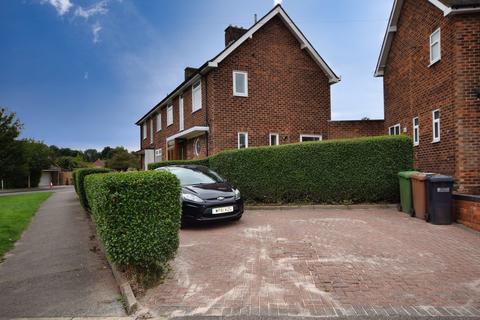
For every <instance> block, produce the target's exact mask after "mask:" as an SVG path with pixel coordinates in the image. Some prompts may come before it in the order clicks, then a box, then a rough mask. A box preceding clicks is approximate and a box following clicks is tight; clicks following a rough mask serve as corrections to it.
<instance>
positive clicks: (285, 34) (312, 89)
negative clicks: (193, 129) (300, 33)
mask: <svg viewBox="0 0 480 320" xmlns="http://www.w3.org/2000/svg"><path fill="white" fill-rule="evenodd" d="M234 70H238V71H247V72H248V94H249V96H248V97H236V96H233V84H232V83H233V80H232V77H233V76H232V72H233V71H234ZM207 81H208V86H209V88H211V91H209V94H210V97H209V101H210V102H209V111H210V113H209V117H210V140H209V145H210V151H211V154H215V153H217V152H219V151H222V150H225V149H231V148H237V133H238V132H239V131H241V132H243V131H245V132H248V136H249V146H250V147H254V146H265V145H268V144H269V140H268V137H269V133H278V134H280V141H281V143H282V144H285V143H294V142H298V141H299V139H300V134H302V133H303V134H321V135H323V136H324V137H326V136H327V135H328V120H329V119H330V84H329V80H328V78H327V76H326V75H325V74H324V73H323V71H322V69H321V68H320V67H319V66H318V65H317V64H316V63H315V62H314V61H313V59H312V58H311V57H310V56H309V55H308V53H307V52H306V51H305V50H301V49H300V44H299V42H298V41H297V40H296V39H295V38H294V36H293V35H292V34H291V32H290V31H289V30H288V29H287V28H286V26H285V25H284V23H283V22H282V21H281V19H280V18H278V17H276V18H273V19H272V20H271V21H269V22H268V23H267V24H266V25H265V26H264V27H263V28H261V29H260V30H259V31H257V32H256V33H255V34H254V35H253V37H252V39H250V40H247V42H245V43H243V44H242V45H241V46H240V47H239V48H238V49H237V50H236V51H234V52H233V53H232V54H231V55H230V56H228V57H227V58H226V59H225V60H224V61H223V62H222V63H220V65H219V67H218V68H217V69H214V70H213V71H212V72H210V73H209V74H208V76H207ZM210 98H211V99H210Z"/></svg>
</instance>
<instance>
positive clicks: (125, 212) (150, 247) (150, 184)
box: [85, 171, 181, 270]
mask: <svg viewBox="0 0 480 320" xmlns="http://www.w3.org/2000/svg"><path fill="white" fill-rule="evenodd" d="M85 188H86V191H87V198H88V203H89V204H90V208H91V212H92V216H93V218H94V221H95V224H96V225H97V230H98V233H99V235H100V238H101V239H102V241H103V243H104V245H105V249H106V251H107V254H108V256H109V257H110V259H111V260H112V261H113V262H114V263H116V264H118V265H121V266H133V267H135V268H137V269H141V270H158V269H162V268H163V266H164V264H165V263H166V262H167V261H168V260H169V259H171V258H173V257H174V255H175V252H176V250H177V248H178V243H179V237H178V231H179V228H180V212H181V209H180V190H181V188H180V182H179V181H178V179H177V178H176V177H175V176H174V175H173V174H171V173H168V172H156V171H155V172H152V171H147V172H126V173H110V174H105V175H90V176H88V177H86V179H85Z"/></svg>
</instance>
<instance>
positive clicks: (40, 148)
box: [20, 139, 51, 187]
mask: <svg viewBox="0 0 480 320" xmlns="http://www.w3.org/2000/svg"><path fill="white" fill-rule="evenodd" d="M20 142H21V144H22V149H23V153H24V156H25V165H26V167H27V171H28V175H27V179H28V176H29V177H30V186H31V187H36V186H38V182H39V181H40V176H41V175H42V170H43V169H47V168H49V167H50V165H51V161H50V149H49V147H48V146H47V145H46V144H44V143H43V142H40V141H35V140H33V139H24V140H21V141H20Z"/></svg>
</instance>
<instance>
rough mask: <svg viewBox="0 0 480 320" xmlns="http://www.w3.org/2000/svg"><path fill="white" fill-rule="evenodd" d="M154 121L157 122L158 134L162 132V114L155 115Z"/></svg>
mask: <svg viewBox="0 0 480 320" xmlns="http://www.w3.org/2000/svg"><path fill="white" fill-rule="evenodd" d="M156 121H157V132H158V131H160V130H162V114H161V113H160V112H159V113H157V116H156Z"/></svg>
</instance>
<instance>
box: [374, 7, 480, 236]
mask: <svg viewBox="0 0 480 320" xmlns="http://www.w3.org/2000/svg"><path fill="white" fill-rule="evenodd" d="M375 75H376V76H377V77H383V83H384V99H385V132H386V133H387V132H388V133H389V134H392V135H396V134H408V135H410V136H411V137H412V138H413V143H414V146H415V164H416V167H417V168H418V169H420V170H423V171H430V172H438V173H443V174H448V175H452V176H454V177H455V181H456V188H457V190H458V192H460V193H467V194H473V195H480V0H396V1H395V3H394V6H393V10H392V13H391V16H390V20H389V23H388V27H387V32H386V35H385V39H384V42H383V46H382V50H381V53H380V57H379V60H378V64H377V68H376V71H375ZM460 198H461V199H464V200H465V199H470V200H471V203H472V204H468V205H467V204H465V203H464V202H462V201H463V200H462V201H457V213H458V214H459V217H460V220H463V221H465V222H466V224H469V225H472V224H476V228H478V229H480V211H479V210H478V207H479V205H478V204H477V205H475V204H473V201H474V200H472V199H477V203H478V202H480V201H479V200H480V197H473V196H463V198H462V197H461V196H458V197H457V199H460ZM458 208H460V210H459V209H458ZM475 208H476V209H475ZM474 220H475V221H476V222H473V221H474Z"/></svg>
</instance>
